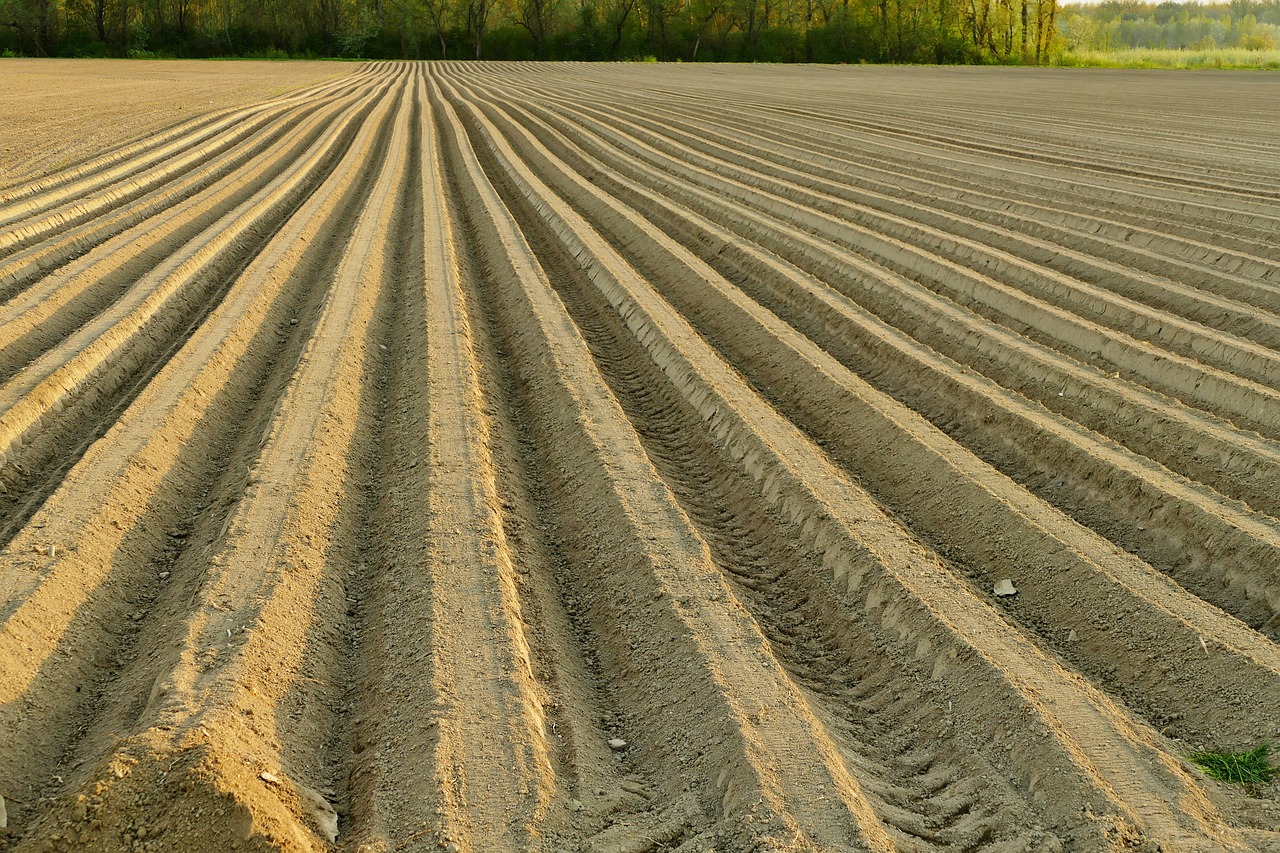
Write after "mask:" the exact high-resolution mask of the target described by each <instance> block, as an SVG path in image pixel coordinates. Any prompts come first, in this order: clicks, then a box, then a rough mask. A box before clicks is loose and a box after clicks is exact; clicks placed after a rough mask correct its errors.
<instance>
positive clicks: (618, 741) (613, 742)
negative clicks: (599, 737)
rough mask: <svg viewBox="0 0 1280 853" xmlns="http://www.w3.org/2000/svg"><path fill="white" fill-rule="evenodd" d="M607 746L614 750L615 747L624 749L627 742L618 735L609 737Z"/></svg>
mask: <svg viewBox="0 0 1280 853" xmlns="http://www.w3.org/2000/svg"><path fill="white" fill-rule="evenodd" d="M609 748H610V749H615V750H617V749H626V748H627V742H626V741H625V740H623V739H622V738H620V737H615V738H610V739H609Z"/></svg>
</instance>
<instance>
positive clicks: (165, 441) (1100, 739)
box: [0, 63, 1280, 853]
mask: <svg viewBox="0 0 1280 853" xmlns="http://www.w3.org/2000/svg"><path fill="white" fill-rule="evenodd" d="M51 67H56V66H51ZM119 67H127V66H119ZM220 67H225V68H227V69H229V70H228V73H229V74H233V75H234V74H236V73H239V72H237V71H236V70H235V69H236V66H234V65H227V66H220ZM343 70H344V72H345V73H344V74H343V75H342V76H340V77H336V78H332V79H327V80H324V81H322V82H317V83H315V84H313V85H311V86H306V87H303V88H299V89H290V90H289V91H288V92H285V93H283V94H281V95H279V96H277V97H275V98H272V99H269V100H266V101H263V102H260V103H258V102H254V103H250V102H252V101H254V98H252V97H246V98H245V102H244V104H242V105H241V106H240V107H235V106H234V105H229V106H231V108H230V109H228V110H227V111H224V112H220V113H214V114H210V115H209V116H206V117H205V118H204V119H202V120H199V121H195V122H191V123H187V124H182V125H177V126H172V125H171V126H169V127H168V128H167V129H166V130H165V131H164V132H157V133H154V134H152V135H151V136H148V137H147V138H145V139H142V140H137V141H135V142H129V140H128V137H129V136H130V134H127V133H122V134H120V135H119V136H118V137H116V138H115V139H114V140H113V141H114V142H119V143H121V144H122V145H123V147H120V148H118V149H116V150H114V151H112V152H109V153H107V154H105V155H103V156H101V157H97V158H89V159H82V160H79V161H77V162H76V163H75V164H73V165H71V166H69V167H68V168H66V169H63V170H60V171H57V172H55V173H53V174H50V175H48V176H45V177H43V178H41V179H40V180H32V181H27V182H26V183H14V184H12V185H10V186H9V187H7V188H6V189H4V190H3V191H0V460H2V464H0V795H3V797H4V801H3V802H4V806H5V813H6V815H7V824H8V826H7V828H6V829H3V830H0V848H5V849H13V850H22V851H55V850H99V851H118V850H144V851H169V850H190V851H224V850H286V851H323V850H348V851H361V853H372V852H373V851H402V850H420V851H440V850H446V851H516V850H536V851H547V852H548V853H549V851H569V850H576V851H593V852H594V853H647V851H679V853H695V852H696V851H701V852H702V853H705V851H717V853H730V851H852V850H876V851H934V850H945V851H1055V850H1057V851H1099V850H1114V851H1122V850H1125V851H1133V850H1140V851H1149V852H1153V851H1157V850H1162V851H1166V852H1167V851H1206V853H1207V851H1222V850H1242V851H1243V850H1252V851H1272V853H1274V851H1277V850H1280V834H1278V833H1277V831H1276V827H1277V826H1280V790H1278V789H1280V785H1276V784H1272V785H1270V786H1268V787H1263V788H1259V789H1253V790H1247V791H1246V790H1243V789H1240V788H1238V787H1234V786H1229V785H1224V784H1220V783H1218V782H1215V781H1213V780H1211V779H1209V778H1208V777H1206V776H1205V775H1204V774H1203V773H1202V772H1201V771H1200V770H1199V769H1198V768H1197V767H1196V766H1195V765H1193V764H1192V763H1191V762H1190V761H1189V760H1188V758H1187V756H1188V755H1189V754H1190V753H1192V752H1194V751H1197V750H1202V749H1230V750H1240V749H1251V748H1253V747H1254V746H1256V745H1257V744H1259V743H1260V742H1264V741H1273V742H1274V741H1275V740H1276V739H1277V737H1280V728H1278V726H1280V723H1278V721H1280V648H1278V647H1277V638H1280V619H1277V613H1280V576H1278V575H1277V572H1276V566H1277V565H1280V520H1278V519H1280V390H1278V389H1280V355H1278V354H1277V353H1278V352H1280V291H1278V289H1277V288H1278V287H1280V244H1277V242H1276V240H1275V234H1276V233H1278V232H1280V190H1278V189H1277V187H1280V158H1277V157H1276V154H1277V149H1278V148H1280V142H1277V140H1280V133H1278V131H1280V126H1278V125H1280V119H1278V118H1277V116H1276V115H1274V114H1272V113H1271V112H1266V111H1259V110H1258V109H1256V105H1257V104H1258V103H1263V102H1267V103H1269V102H1273V101H1277V100H1280V98H1278V97H1277V96H1280V78H1272V77H1267V76H1265V75H1254V74H1214V75H1196V74H1180V73H1176V72H1173V73H1158V72H1151V73H1142V74H1130V73H1123V72H1121V73H1111V72H1105V71H1103V72H1074V71H1073V72H1067V71H1037V70H1018V69H862V68H839V69H837V68H755V67H728V66H720V67H656V68H655V67H641V68H636V67H626V66H606V65H600V66H583V65H554V64H548V65H536V66H533V65H503V64H484V65H471V64H452V63H445V64H429V65H425V64H399V63H395V64H386V65H369V66H360V67H354V68H350V67H349V68H344V69H343ZM73 114H74V110H73V109H72V108H70V107H68V116H67V118H66V120H67V121H68V122H73V121H74V120H75V118H74V115H73ZM51 126H52V125H51ZM1006 582H1008V583H1007V585H1006ZM1009 586H1011V587H1012V588H1013V589H1015V590H1016V593H1015V594H1012V595H1009V594H998V593H997V590H1000V591H1001V592H1008V591H1009V589H1008V587H1009Z"/></svg>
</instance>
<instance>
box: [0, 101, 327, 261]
mask: <svg viewBox="0 0 1280 853" xmlns="http://www.w3.org/2000/svg"><path fill="white" fill-rule="evenodd" d="M347 85H350V82H349V81H347V80H338V81H330V82H324V83H319V84H316V85H314V86H311V87H308V88H306V89H304V90H303V91H302V92H300V93H297V94H294V95H290V96H286V97H285V98H283V99H275V100H272V101H267V102H265V103H263V104H258V105H255V106H251V107H246V108H243V109H233V110H228V111H224V112H222V113H221V114H215V115H213V116H204V117H201V118H199V119H196V120H194V121H191V122H186V123H184V124H181V125H178V126H177V127H176V128H173V129H172V130H170V131H161V132H160V133H156V134H150V135H149V136H147V137H146V138H145V139H144V140H140V141H139V142H137V143H134V144H131V145H126V146H124V147H122V148H120V149H118V150H116V151H114V152H112V153H110V154H107V155H105V156H102V157H98V158H95V159H94V160H91V161H89V162H88V163H84V164H81V165H79V166H73V167H71V168H70V169H67V170H64V171H63V172H60V173H58V174H56V175H51V176H47V177H44V178H40V179H38V180H36V181H32V182H30V183H28V184H25V185H22V186H18V187H12V188H9V189H7V190H4V191H3V192H0V227H3V226H6V225H11V224H13V223H15V222H21V221H23V220H27V219H29V218H30V217H32V216H33V215H35V214H37V213H39V212H40V211H44V210H48V209H50V208H52V207H55V206H57V205H59V204H63V203H65V202H67V201H74V200H77V199H81V198H84V197H85V196H88V195H90V194H92V193H95V192H97V191H98V190H100V189H101V188H103V187H105V186H109V185H111V184H114V183H117V182H123V181H127V180H128V179H129V178H131V177H134V178H136V176H137V175H138V174H139V173H140V172H143V171H144V170H146V169H149V168H152V167H155V166H156V165H157V164H163V163H165V162H176V163H185V162H187V158H184V157H177V158H175V155H177V154H180V153H181V152H183V151H185V150H188V149H190V148H192V147H193V146H199V147H201V148H202V147H203V145H202V144H207V143H208V142H209V140H213V141H214V142H213V143H211V144H214V145H216V140H218V139H220V138H231V137H228V136H227V135H226V131H228V130H229V129H232V128H235V127H236V126H237V125H239V124H241V123H243V122H245V121H247V120H252V119H254V118H256V117H258V116H259V115H260V114H262V113H263V112H267V113H270V112H271V111H272V110H275V109H279V108H280V106H281V105H283V104H287V103H290V102H294V103H296V102H299V101H302V100H304V99H308V98H310V97H311V96H312V95H313V94H323V93H326V92H328V91H331V90H333V89H334V88H336V87H345V86H347ZM165 171H166V170H165V169H164V168H161V169H160V172H159V174H161V175H163V174H164V173H165ZM24 199H25V200H24ZM5 245H7V244H5Z"/></svg>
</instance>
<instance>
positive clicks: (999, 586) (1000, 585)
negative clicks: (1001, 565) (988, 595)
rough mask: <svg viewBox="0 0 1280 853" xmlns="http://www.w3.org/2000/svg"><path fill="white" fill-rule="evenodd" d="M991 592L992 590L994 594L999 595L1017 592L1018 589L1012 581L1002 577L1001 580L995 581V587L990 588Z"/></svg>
mask: <svg viewBox="0 0 1280 853" xmlns="http://www.w3.org/2000/svg"><path fill="white" fill-rule="evenodd" d="M992 592H994V593H995V594H996V595H999V596H1001V597H1004V596H1008V595H1017V594H1018V590H1017V589H1016V588H1015V587H1014V585H1013V581H1012V580H1010V579H1009V578H1004V579H1003V580H1000V581H997V582H996V585H995V588H994V589H993V590H992Z"/></svg>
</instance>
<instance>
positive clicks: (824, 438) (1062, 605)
mask: <svg viewBox="0 0 1280 853" xmlns="http://www.w3.org/2000/svg"><path fill="white" fill-rule="evenodd" d="M512 133H513V135H514V136H516V137H519V138H521V140H522V141H521V143H520V144H521V145H522V147H525V148H526V150H528V151H530V152H533V153H532V154H531V156H532V157H533V158H535V159H536V160H537V161H539V162H541V163H542V164H544V166H545V168H547V169H548V170H549V174H552V175H555V180H556V181H557V184H558V185H559V186H560V187H561V190H562V191H563V192H565V194H566V196H570V197H575V200H576V203H577V204H578V205H581V206H582V207H581V209H582V210H586V211H588V212H589V214H590V219H591V221H592V222H593V223H595V224H596V227H598V228H600V229H601V230H602V232H604V233H609V234H611V235H612V239H614V240H615V241H617V243H618V244H619V245H623V246H627V247H628V249H627V250H626V251H627V254H628V256H629V257H631V258H632V263H635V264H639V265H640V266H641V267H642V268H643V269H644V270H645V272H646V274H647V275H648V276H650V277H651V280H652V281H653V282H654V284H655V285H657V286H658V287H660V288H661V289H662V291H663V294H664V296H665V297H666V298H667V299H669V300H671V303H672V305H674V306H675V309H676V310H678V311H680V312H681V313H682V314H683V316H684V318H687V321H688V322H690V323H692V324H693V326H694V327H695V328H697V329H698V330H699V331H700V332H701V333H702V334H703V335H706V336H707V337H708V338H709V339H710V340H711V341H712V342H714V344H715V345H716V346H717V347H719V349H720V352H721V353H723V354H724V356H725V357H726V358H727V359H728V360H729V361H730V363H732V364H734V365H735V366H736V367H737V368H738V369H739V370H741V371H742V372H743V373H744V374H745V375H746V376H747V377H748V378H749V379H750V380H751V381H752V382H753V383H754V384H755V386H756V387H757V388H758V389H760V390H761V392H762V393H763V394H764V395H765V396H766V398H768V399H770V400H771V401H772V402H774V404H775V405H777V406H778V407H779V408H780V410H781V411H782V412H784V413H786V414H787V415H788V417H790V418H791V419H793V420H794V421H795V422H797V423H798V424H800V425H801V426H802V427H803V428H804V429H805V430H806V431H807V432H808V433H809V434H810V435H812V436H813V437H814V438H815V439H816V440H817V441H818V443H820V444H822V445H823V446H824V447H825V448H826V449H827V452H828V453H831V454H832V455H833V457H834V458H836V459H837V460H839V461H840V462H841V463H842V464H843V465H844V466H846V467H847V468H848V469H849V470H850V471H851V472H855V473H856V474H857V476H858V477H859V478H860V479H861V480H862V481H863V482H866V483H868V484H869V487H870V488H871V489H872V490H874V491H875V492H876V493H878V494H879V495H880V496H881V498H882V500H884V501H885V503H886V504H888V505H889V506H891V507H892V508H893V509H894V510H895V511H897V512H898V513H900V514H901V515H902V516H904V517H907V518H910V519H911V520H912V526H913V527H914V528H916V529H917V530H920V531H921V532H922V533H923V534H924V536H925V537H926V538H928V539H930V540H931V541H932V542H934V543H936V544H937V545H939V546H942V545H943V543H945V544H946V547H949V548H950V549H951V552H952V555H953V558H954V559H956V560H958V561H959V562H961V563H962V564H964V565H965V566H966V567H967V568H968V569H969V570H970V571H972V572H974V573H975V574H976V576H977V579H978V580H979V582H980V583H982V584H983V585H991V584H994V583H995V582H996V581H997V580H999V579H1000V578H1001V577H1012V576H1015V575H1016V576H1019V577H1020V578H1022V579H1023V581H1024V583H1027V584H1032V583H1034V584H1036V585H1037V587H1038V591H1036V592H1032V593H1031V594H1029V595H1026V596H1024V597H1020V598H1018V599H1017V600H1016V601H1015V602H1014V603H1013V605H1012V606H1011V607H1010V612H1011V614H1012V615H1014V616H1015V617H1017V618H1019V619H1020V620H1021V621H1022V622H1023V624H1026V625H1027V627H1028V628H1029V629H1030V630H1032V631H1033V632H1035V633H1038V634H1040V635H1041V636H1042V637H1043V639H1044V641H1045V642H1047V643H1049V644H1050V645H1051V646H1053V647H1054V648H1056V649H1057V650H1058V651H1059V653H1061V654H1062V655H1063V656H1064V657H1066V658H1067V659H1069V660H1071V661H1072V662H1073V663H1074V664H1075V665H1077V666H1079V667H1081V668H1082V669H1083V670H1084V671H1085V672H1086V673H1088V674H1089V675H1090V676H1092V677H1093V678H1095V679H1097V680H1098V681H1099V682H1100V683H1102V684H1104V685H1106V686H1107V687H1108V688H1109V689H1110V690H1113V691H1115V692H1117V693H1118V694H1119V695H1122V696H1123V697H1124V698H1125V700H1126V701H1127V702H1131V703H1133V704H1134V705H1135V706H1136V707H1139V708H1141V709H1143V711H1144V712H1145V713H1147V714H1148V715H1149V716H1150V717H1151V718H1152V719H1154V720H1156V721H1158V723H1159V724H1161V725H1163V724H1165V723H1166V722H1169V721H1170V720H1176V721H1177V722H1178V725H1179V727H1180V730H1181V731H1183V732H1185V733H1187V734H1188V735H1190V736H1192V737H1196V738H1200V739H1204V738H1207V737H1210V736H1219V735H1221V734H1222V733H1224V732H1226V731H1228V730H1230V731H1232V732H1234V735H1233V736H1234V737H1237V738H1242V739H1243V738H1247V737H1248V736H1249V734H1248V733H1249V732H1250V731H1252V728H1253V725H1254V723H1253V720H1252V719H1250V718H1246V717H1242V716H1241V715H1240V714H1239V713H1238V711H1237V710H1236V705H1235V703H1234V701H1232V698H1231V697H1232V696H1233V695H1238V693H1239V691H1240V689H1241V687H1242V685H1244V684H1249V685H1251V687H1250V688H1248V689H1250V690H1251V696H1252V699H1251V701H1256V702H1258V703H1261V704H1260V705H1259V707H1262V706H1266V705H1269V704H1270V703H1273V702H1275V701H1276V700H1277V698H1278V697H1280V691H1277V689H1276V679H1277V678H1278V677H1280V656H1277V653H1276V649H1275V646H1274V644H1272V643H1269V642H1268V641H1266V640H1265V639H1264V638H1263V637H1261V636H1259V635H1257V634H1256V633H1254V632H1252V631H1250V630H1248V629H1247V628H1245V627H1244V626H1243V625H1241V624H1239V623H1238V622H1236V621H1235V620H1233V619H1229V618H1227V617H1224V616H1223V614H1222V613H1221V612H1220V611H1218V610H1216V609H1215V608H1212V607H1207V606H1205V605H1204V604H1203V603H1202V602H1201V601H1199V600H1198V599H1195V598H1193V597H1192V596H1190V595H1188V594H1187V593H1186V592H1184V591H1183V590H1181V589H1180V588H1178V587H1177V586H1175V585H1174V584H1172V583H1170V582H1169V581H1168V579H1167V578H1164V577H1163V576H1160V575H1158V574H1157V573H1155V572H1153V571H1152V570H1151V568H1150V567H1149V566H1148V565H1146V564H1144V563H1142V562H1141V561H1139V560H1136V559H1134V558H1133V557H1131V556H1130V555H1127V554H1124V553H1123V552H1121V551H1119V549H1117V548H1116V547H1115V546H1114V545H1112V544H1111V543H1109V542H1106V541H1105V540H1103V539H1101V537H1098V536H1097V535H1096V534H1094V533H1092V532H1091V531H1089V530H1087V529H1086V528H1082V527H1080V526H1079V525H1077V524H1076V523H1074V522H1072V521H1071V520H1070V519H1069V518H1067V517H1065V516H1064V515H1062V514H1061V513H1059V512H1057V511H1055V510H1053V509H1052V508H1051V507H1049V506H1048V505H1046V504H1044V503H1042V502H1041V501H1039V500H1037V499H1035V498H1034V497H1033V496H1031V495H1030V494H1028V493H1027V492H1026V491H1024V490H1022V489H1021V488H1019V487H1018V486H1017V485H1016V484H1014V483H1012V482H1010V481H1009V480H1007V479H1006V478H1005V477H1003V476H1001V475H1000V474H998V473H997V472H995V471H994V470H992V469H991V468H989V467H988V466H986V465H984V464H983V463H982V462H981V461H980V460H978V459H977V458H976V457H974V456H973V455H972V454H970V453H968V452H967V451H965V450H964V449H963V448H961V447H959V446H958V445H956V444H955V443H954V442H952V441H950V440H949V439H947V438H946V437H945V436H944V435H942V434H941V433H939V432H938V431H937V430H936V429H935V428H934V427H932V426H931V425H929V424H928V422H927V421H925V420H924V419H923V418H922V417H920V416H919V415H918V414H916V413H915V412H913V411H911V410H910V409H907V408H906V407H905V406H903V405H902V404H901V403H899V402H897V401H896V400H893V399H892V398H887V397H885V396H884V395H882V394H879V393H878V392H876V391H875V390H874V389H873V388H871V387H870V386H868V385H867V384H866V383H865V382H863V381H862V380H860V379H859V378H858V377H856V376H854V375H853V374H851V373H850V372H849V371H848V370H847V369H846V368H844V367H843V366H842V365H840V364H839V363H838V362H836V361H835V360H834V359H832V358H831V357H830V355H828V354H826V353H824V352H822V351H821V350H819V349H818V348H817V347H816V346H814V345H813V344H812V343H811V342H809V341H808V340H806V339H803V338H802V337H801V336H799V335H797V334H796V332H795V330H793V329H791V328H790V327H788V326H786V325H785V324H783V323H782V322H781V321H779V320H778V319H777V318H776V317H775V316H773V315H772V314H771V313H770V312H768V311H767V310H764V309H761V308H760V307H759V306H758V305H756V304H755V303H753V302H751V301H750V300H748V299H747V298H746V297H745V296H743V295H742V294H741V293H740V292H739V291H737V290H736V289H735V288H732V286H731V285H729V284H728V283H727V282H725V281H724V280H723V279H722V278H721V277H720V276H718V275H717V274H716V273H715V272H714V270H711V269H710V268H708V267H707V266H706V265H705V264H703V263H702V262H701V261H700V260H698V259H697V258H696V257H695V256H693V255H692V254H691V253H689V252H687V251H685V250H683V249H682V248H680V247H679V246H677V245H676V244H675V243H674V241H671V240H670V239H669V238H666V237H665V235H662V234H661V233H660V232H658V231H657V229H655V228H653V227H652V226H651V225H649V224H648V223H646V222H644V221H643V220H642V219H639V218H638V217H635V216H634V215H628V213H627V211H626V209H625V208H623V207H622V206H621V205H619V204H618V203H617V202H616V201H614V200H613V199H611V198H609V197H607V196H605V195H604V194H603V193H601V192H600V191H598V190H597V189H596V188H595V187H594V186H593V185H592V184H591V182H589V181H586V180H585V179H583V178H581V177H579V176H577V175H576V174H575V173H573V172H572V171H571V170H568V169H566V168H565V167H563V166H562V165H559V164H558V162H557V161H555V160H554V159H552V158H550V156H549V155H548V153H547V152H546V151H545V149H542V146H541V145H540V143H537V142H535V141H534V140H533V138H532V136H531V135H529V134H528V133H527V132H526V131H522V130H521V129H519V128H512ZM673 269H677V270H682V271H683V272H682V273H681V274H679V275H678V276H675V277H674V279H675V280H672V277H671V276H670V274H669V273H668V274H666V275H664V271H669V270H673ZM677 281H678V282H679V283H678V284H676V282H677ZM682 322H684V320H682ZM800 365H803V367H804V369H803V370H799V366H800ZM889 446H892V447H893V452H892V453H887V452H885V448H886V447H889ZM916 453H921V454H922V455H920V456H919V457H916V456H915V455H914V454H916ZM958 511H959V512H963V513H964V515H965V525H964V527H963V528H961V529H957V528H956V527H955V525H954V523H953V519H954V516H955V513H956V512H958ZM988 588H990V587H989V586H988ZM1086 597H1088V598H1092V599H1094V601H1093V602H1091V603H1090V604H1089V605H1088V606H1085V605H1084V604H1083V602H1084V601H1085V600H1086ZM1082 613H1089V614H1091V618H1092V620H1093V625H1092V626H1085V627H1084V628H1083V630H1081V629H1078V628H1077V629H1076V630H1077V636H1078V640H1076V641H1073V642H1071V643H1068V642H1065V641H1064V640H1065V637H1066V630H1065V629H1062V628H1060V626H1072V625H1073V623H1075V622H1079V621H1081V618H1080V617H1081V614H1082ZM1122 635H1128V636H1127V638H1126V642H1125V643H1124V644H1123V646H1124V647H1122V648H1116V646H1117V642H1116V640H1117V638H1118V637H1119V636H1122ZM1179 635H1180V636H1181V638H1182V642H1183V645H1182V647H1181V648H1177V647H1171V643H1170V642H1169V638H1170V637H1175V636H1179ZM1198 638H1199V639H1203V640H1206V641H1208V640H1211V639H1212V640H1213V642H1214V644H1215V648H1217V649H1219V650H1220V657H1219V659H1217V660H1208V659H1206V658H1208V657H1209V656H1206V658H1202V659H1199V660H1198V661H1197V664H1198V665H1197V666H1196V667H1195V668H1194V671H1192V670H1191V668H1190V667H1188V663H1189V662H1188V661H1187V660H1186V658H1187V654H1188V651H1189V650H1193V649H1194V648H1196V644H1197V643H1198V641H1199V639H1198ZM1222 656H1226V657H1227V658H1228V659H1229V661H1230V662H1229V663H1228V662H1227V661H1224V660H1222V659H1221V657H1222ZM1229 667H1239V669H1238V670H1237V672H1236V674H1235V675H1228V674H1227V670H1228V668H1229ZM1183 678H1187V679H1191V680H1193V681H1198V680H1199V679H1201V678H1204V679H1209V681H1208V682H1205V683H1203V684H1201V685H1200V689H1199V690H1194V691H1192V690H1189V691H1179V690H1176V689H1173V687H1172V685H1173V683H1174V682H1175V680H1180V679H1183ZM1217 679H1223V680H1221V681H1216V683H1215V680H1217ZM1203 694H1209V695H1203ZM1191 696H1194V697H1195V698H1194V699H1192V698H1189V697H1191Z"/></svg>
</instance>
